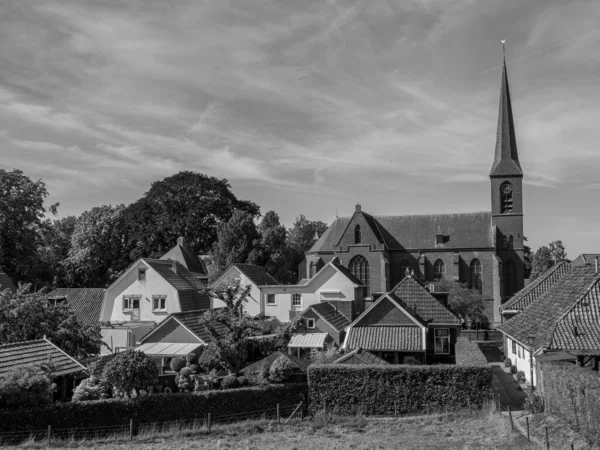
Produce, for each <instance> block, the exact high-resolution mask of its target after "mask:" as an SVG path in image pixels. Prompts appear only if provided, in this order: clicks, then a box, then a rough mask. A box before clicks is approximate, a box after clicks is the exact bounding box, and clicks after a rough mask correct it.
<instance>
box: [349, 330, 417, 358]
mask: <svg viewBox="0 0 600 450" xmlns="http://www.w3.org/2000/svg"><path fill="white" fill-rule="evenodd" d="M421 330H422V329H421V328H419V327H411V326H384V325H378V326H371V327H357V326H354V327H351V328H350V329H349V330H348V337H347V338H346V345H345V347H346V349H348V350H349V349H354V348H357V347H360V348H362V349H365V350H372V351H398V352H403V351H404V352H410V351H421V350H423V343H422V332H421Z"/></svg>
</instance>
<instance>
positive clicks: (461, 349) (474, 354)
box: [455, 337, 488, 366]
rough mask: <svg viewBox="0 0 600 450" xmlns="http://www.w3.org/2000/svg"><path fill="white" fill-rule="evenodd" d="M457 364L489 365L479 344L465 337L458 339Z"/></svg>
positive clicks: (456, 349) (456, 347)
mask: <svg viewBox="0 0 600 450" xmlns="http://www.w3.org/2000/svg"><path fill="white" fill-rule="evenodd" d="M455 351H456V364H457V365H459V366H487V365H488V362H487V359H486V357H485V355H484V354H483V353H482V352H481V349H480V348H479V345H477V344H476V343H475V342H471V341H469V340H468V339H467V338H465V337H459V338H458V339H456V346H455Z"/></svg>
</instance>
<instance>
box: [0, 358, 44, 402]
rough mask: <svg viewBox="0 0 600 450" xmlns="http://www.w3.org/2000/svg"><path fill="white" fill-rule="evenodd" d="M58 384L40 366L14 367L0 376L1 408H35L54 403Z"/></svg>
mask: <svg viewBox="0 0 600 450" xmlns="http://www.w3.org/2000/svg"><path fill="white" fill-rule="evenodd" d="M55 389H56V385H55V384H54V383H52V379H51V377H50V373H48V371H47V370H45V369H44V368H41V367H38V366H26V367H19V368H15V369H12V370H11V371H10V372H9V373H7V374H5V375H3V376H2V377H1V378H0V408H33V407H36V406H45V405H51V404H52V393H53V392H54V390H55Z"/></svg>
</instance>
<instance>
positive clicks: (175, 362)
mask: <svg viewBox="0 0 600 450" xmlns="http://www.w3.org/2000/svg"><path fill="white" fill-rule="evenodd" d="M169 365H170V366H171V370H172V371H173V372H175V373H179V371H180V370H181V369H183V368H184V367H185V366H187V361H186V359H185V358H184V357H183V356H177V357H175V358H173V359H172V360H171V363H170V364H169Z"/></svg>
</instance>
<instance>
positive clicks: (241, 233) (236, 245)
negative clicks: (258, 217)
mask: <svg viewBox="0 0 600 450" xmlns="http://www.w3.org/2000/svg"><path fill="white" fill-rule="evenodd" d="M257 239H258V230H257V229H256V224H255V223H254V217H253V216H252V215H250V214H248V213H247V212H244V211H240V210H235V211H234V212H233V215H232V216H231V219H229V221H228V222H226V223H222V224H220V225H219V226H218V230H217V241H216V242H215V243H214V244H213V250H212V252H211V254H212V256H213V264H212V265H211V266H210V277H211V280H213V281H214V280H216V279H217V278H218V277H219V276H220V275H221V274H222V273H223V272H224V271H225V269H227V267H229V266H230V265H231V264H235V263H244V262H246V261H248V257H249V256H250V252H251V251H252V248H253V245H254V242H255V241H256V240H257Z"/></svg>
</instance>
